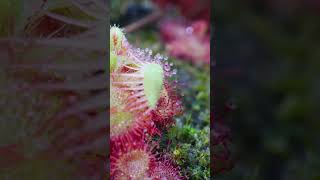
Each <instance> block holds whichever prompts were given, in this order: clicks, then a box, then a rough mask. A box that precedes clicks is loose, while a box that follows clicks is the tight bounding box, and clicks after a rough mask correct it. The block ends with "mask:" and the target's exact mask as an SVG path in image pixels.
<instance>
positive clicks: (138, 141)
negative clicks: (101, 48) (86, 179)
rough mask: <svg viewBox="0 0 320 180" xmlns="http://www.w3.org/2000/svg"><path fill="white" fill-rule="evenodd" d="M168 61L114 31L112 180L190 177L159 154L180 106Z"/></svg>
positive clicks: (116, 30) (167, 158) (111, 102)
mask: <svg viewBox="0 0 320 180" xmlns="http://www.w3.org/2000/svg"><path fill="white" fill-rule="evenodd" d="M166 60H167V57H163V56H161V55H160V54H157V55H155V56H153V55H152V51H151V50H150V49H144V50H143V49H137V48H135V47H133V46H132V45H130V44H129V42H128V41H127V39H126V37H125V35H124V33H123V31H122V30H121V29H120V28H118V27H116V26H113V27H111V29H110V117H111V119H110V139H111V157H110V161H111V172H110V173H111V179H137V180H138V179H185V177H184V176H182V174H181V173H180V171H179V168H178V166H177V165H176V164H175V163H174V161H173V159H172V158H171V157H170V155H169V154H164V153H162V152H157V147H156V146H157V145H156V144H157V142H155V141H153V140H152V137H153V136H161V135H162V131H165V128H159V126H166V125H168V124H169V123H172V121H173V119H172V118H173V116H174V115H177V114H179V113H180V111H181V103H180V101H179V99H178V98H177V96H176V95H175V94H174V93H175V89H174V88H173V86H171V85H170V82H169V81H168V78H169V77H170V76H172V75H174V73H172V72H171V68H170V65H169V64H168V62H166Z"/></svg>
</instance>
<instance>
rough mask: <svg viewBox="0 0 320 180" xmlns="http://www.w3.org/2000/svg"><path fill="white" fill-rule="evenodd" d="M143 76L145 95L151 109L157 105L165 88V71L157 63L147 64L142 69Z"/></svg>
mask: <svg viewBox="0 0 320 180" xmlns="http://www.w3.org/2000/svg"><path fill="white" fill-rule="evenodd" d="M141 71H142V74H143V77H144V78H143V85H144V93H145V95H146V98H147V100H148V104H149V106H150V107H151V108H154V107H155V106H156V105H157V102H158V100H159V97H160V94H161V91H162V88H163V79H164V75H163V69H162V67H161V66H160V65H159V64H157V63H150V64H146V65H144V66H143V67H142V69H141Z"/></svg>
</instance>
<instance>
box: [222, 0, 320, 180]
mask: <svg viewBox="0 0 320 180" xmlns="http://www.w3.org/2000/svg"><path fill="white" fill-rule="evenodd" d="M278 2H280V1H273V0H267V1H259V2H254V1H241V3H240V2H238V1H237V2H236V1H230V0H229V1H223V2H219V3H216V6H217V8H216V9H217V11H216V19H217V58H218V65H217V66H218V67H219V68H218V75H217V76H218V77H220V78H217V84H218V85H217V86H219V87H224V89H223V90H220V91H219V93H220V94H224V95H225V96H224V97H223V96H220V97H219V98H217V99H219V100H218V101H225V100H226V97H230V98H232V99H233V100H234V101H235V103H236V104H237V107H238V109H237V110H236V111H235V112H234V113H232V116H231V117H230V118H229V122H230V124H231V126H232V136H233V144H234V147H233V148H232V150H233V156H234V159H235V167H234V169H233V170H232V171H231V172H228V173H225V174H223V175H221V176H219V177H217V178H216V179H219V180H227V179H239V180H242V179H243V180H248V179H250V180H260V179H284V180H289V179H290V180H292V179H297V180H301V179H306V180H307V179H308V180H317V179H319V177H320V173H319V171H318V170H319V164H320V156H319V152H320V148H319V141H318V139H319V128H320V121H319V105H320V104H319V102H320V99H319V97H320V96H319V92H320V91H319V90H320V89H319V87H320V82H319V78H318V77H319V75H320V74H319V72H320V71H319V70H320V64H319V62H320V61H319V57H320V56H319V43H320V39H319V29H320V24H319V21H318V18H319V11H317V10H315V9H316V5H310V4H309V3H311V2H312V1H285V2H283V1H281V2H282V3H278ZM318 7H319V6H318ZM231 52H232V53H231ZM225 89H227V91H226V90H225ZM218 104H219V103H218Z"/></svg>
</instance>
